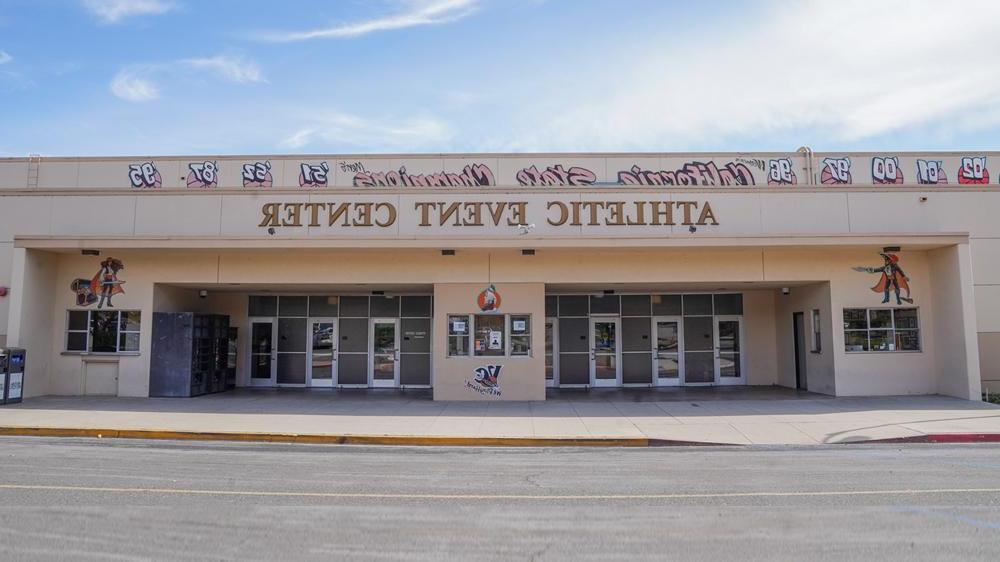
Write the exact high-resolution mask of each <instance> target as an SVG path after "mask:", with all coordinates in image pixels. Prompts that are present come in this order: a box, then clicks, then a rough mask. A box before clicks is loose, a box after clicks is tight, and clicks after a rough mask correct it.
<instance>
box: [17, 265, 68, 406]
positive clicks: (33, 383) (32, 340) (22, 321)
mask: <svg viewBox="0 0 1000 562" xmlns="http://www.w3.org/2000/svg"><path fill="white" fill-rule="evenodd" d="M13 258H14V259H13V264H12V271H11V288H10V297H9V298H10V314H9V316H8V320H7V345H8V346H10V347H23V348H24V349H25V350H27V352H28V358H27V369H26V371H25V381H24V396H25V397H31V396H40V395H43V394H47V393H48V392H49V367H50V364H51V357H52V354H53V353H58V351H59V349H58V347H59V346H57V345H56V342H55V341H54V340H53V337H54V335H53V334H54V333H55V332H54V327H53V325H52V322H51V319H52V318H53V314H54V309H53V302H54V301H55V299H54V298H53V295H54V294H55V290H56V287H55V279H56V259H55V256H54V255H52V254H49V253H46V252H41V251H39V250H25V249H23V248H15V249H14V256H13ZM67 290H68V288H67Z"/></svg>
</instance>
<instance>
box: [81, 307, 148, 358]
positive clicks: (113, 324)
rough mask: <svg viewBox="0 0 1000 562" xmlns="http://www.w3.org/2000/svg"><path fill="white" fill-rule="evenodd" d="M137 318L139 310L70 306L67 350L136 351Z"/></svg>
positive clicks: (138, 319) (137, 341)
mask: <svg viewBox="0 0 1000 562" xmlns="http://www.w3.org/2000/svg"><path fill="white" fill-rule="evenodd" d="M140 318H141V314H140V312H139V311H138V310H69V311H67V321H66V351H70V352H78V353H87V352H90V353H134V352H138V351H139V326H140Z"/></svg>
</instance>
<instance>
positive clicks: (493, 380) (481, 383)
mask: <svg viewBox="0 0 1000 562" xmlns="http://www.w3.org/2000/svg"><path fill="white" fill-rule="evenodd" d="M502 368H503V365H484V366H482V367H476V370H475V371H473V372H472V378H471V379H466V381H465V387H466V388H468V389H470V390H472V391H473V392H478V393H479V394H482V395H483V396H492V397H494V398H500V370H501V369H502Z"/></svg>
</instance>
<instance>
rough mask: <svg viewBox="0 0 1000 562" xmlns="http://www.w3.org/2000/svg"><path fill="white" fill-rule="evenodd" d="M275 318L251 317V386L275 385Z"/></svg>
mask: <svg viewBox="0 0 1000 562" xmlns="http://www.w3.org/2000/svg"><path fill="white" fill-rule="evenodd" d="M276 324H277V321H276V320H275V319H274V318H251V319H250V386H274V383H275V378H276V377H275V375H276V366H277V350H276V349H275V347H274V335H275V333H276V332H277V327H276Z"/></svg>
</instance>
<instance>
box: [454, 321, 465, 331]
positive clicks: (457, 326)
mask: <svg viewBox="0 0 1000 562" xmlns="http://www.w3.org/2000/svg"><path fill="white" fill-rule="evenodd" d="M451 332H452V333H453V334H464V333H465V322H463V321H461V320H455V321H453V322H452V323H451Z"/></svg>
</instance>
